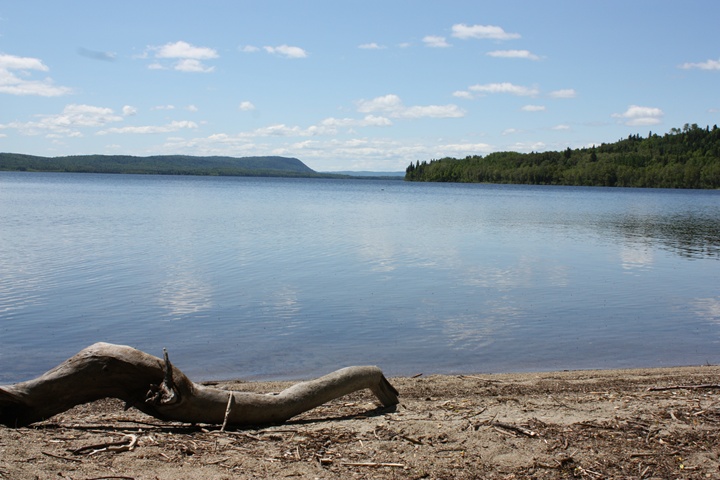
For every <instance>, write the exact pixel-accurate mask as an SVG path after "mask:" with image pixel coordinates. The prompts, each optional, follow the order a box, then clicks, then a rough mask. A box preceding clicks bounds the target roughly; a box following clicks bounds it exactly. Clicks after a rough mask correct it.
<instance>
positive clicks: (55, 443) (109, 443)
mask: <svg viewBox="0 0 720 480" xmlns="http://www.w3.org/2000/svg"><path fill="white" fill-rule="evenodd" d="M391 382H392V383H393V384H394V385H395V386H396V387H397V388H398V390H399V391H400V395H401V396H400V401H401V403H400V405H399V406H398V407H397V408H396V409H394V410H387V409H384V410H383V409H379V408H378V407H377V405H376V404H375V403H374V400H373V398H374V397H372V395H371V394H370V393H369V392H360V393H356V394H353V395H350V396H346V397H343V398H341V399H338V400H336V401H333V402H331V403H328V404H326V405H323V406H322V407H319V408H316V409H314V410H312V411H310V412H307V413H306V414H303V415H301V416H299V417H297V418H295V419H293V420H292V421H290V422H287V423H285V424H282V425H273V426H265V427H263V428H251V429H239V430H234V429H233V430H228V431H224V432H222V431H220V429H219V428H218V427H215V426H203V425H194V426H193V425H184V424H175V423H163V422H160V421H158V420H156V419H154V418H151V417H147V416H144V415H143V414H141V413H139V412H137V411H135V410H129V411H123V409H122V404H121V403H120V402H118V401H115V400H103V401H99V402H95V403H91V404H87V405H83V406H80V407H76V408H75V409H73V410H71V411H69V412H66V413H64V414H61V415H57V416H55V417H53V418H51V419H49V420H48V421H46V422H43V423H39V424H36V425H34V426H32V427H29V428H20V429H10V428H5V427H0V478H8V479H36V478H39V479H47V478H52V479H72V480H80V479H85V480H90V479H101V478H105V479H111V478H114V479H137V480H140V479H148V480H151V479H172V480H176V479H180V478H183V479H195V478H197V479H200V478H202V479H208V478H213V479H231V478H232V479H236V478H240V479H246V478H248V479H249V478H303V479H304V478H321V479H326V478H327V479H334V478H338V479H339V478H402V479H408V478H409V479H420V478H431V479H434V478H497V479H519V478H550V479H553V478H585V479H600V478H637V479H649V478H720V386H718V385H717V384H719V383H720V367H715V366H704V367H683V368H666V369H643V370H621V371H574V372H553V373H537V374H501V375H460V376H428V377H425V376H419V377H416V378H394V379H391ZM287 385H288V384H287V383H223V384H220V387H222V388H230V389H237V390H246V391H257V392H272V391H278V390H281V389H282V388H285V387H286V386H287ZM654 387H670V388H667V389H653V390H650V388H654ZM131 446H132V448H130V447H131Z"/></svg>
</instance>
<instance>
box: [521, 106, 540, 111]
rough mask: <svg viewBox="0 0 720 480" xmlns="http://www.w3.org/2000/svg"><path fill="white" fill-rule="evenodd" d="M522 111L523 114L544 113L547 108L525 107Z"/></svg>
mask: <svg viewBox="0 0 720 480" xmlns="http://www.w3.org/2000/svg"><path fill="white" fill-rule="evenodd" d="M520 110H522V111H523V112H544V111H545V106H544V105H525V106H524V107H522V108H521V109H520Z"/></svg>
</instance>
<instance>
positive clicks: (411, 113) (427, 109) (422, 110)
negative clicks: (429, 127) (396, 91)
mask: <svg viewBox="0 0 720 480" xmlns="http://www.w3.org/2000/svg"><path fill="white" fill-rule="evenodd" d="M357 106H358V112H361V113H372V112H385V113H387V114H388V115H389V116H390V117H393V118H426V117H431V118H458V117H464V116H465V112H464V111H463V110H462V109H461V108H459V107H458V106H457V105H453V104H449V105H424V106H413V107H406V106H405V105H403V102H402V100H400V97H398V96H397V95H392V94H390V95H384V96H382V97H376V98H373V99H371V100H360V101H358V102H357Z"/></svg>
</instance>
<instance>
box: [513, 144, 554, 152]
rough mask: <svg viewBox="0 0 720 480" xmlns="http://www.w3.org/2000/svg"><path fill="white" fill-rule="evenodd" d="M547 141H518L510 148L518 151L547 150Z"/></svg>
mask: <svg viewBox="0 0 720 480" xmlns="http://www.w3.org/2000/svg"><path fill="white" fill-rule="evenodd" d="M545 147H546V145H545V143H543V142H533V143H525V142H517V143H515V144H514V145H512V146H511V147H509V148H508V150H511V151H516V152H538V151H542V150H545Z"/></svg>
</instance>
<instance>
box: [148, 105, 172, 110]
mask: <svg viewBox="0 0 720 480" xmlns="http://www.w3.org/2000/svg"><path fill="white" fill-rule="evenodd" d="M150 110H175V105H158V106H156V107H152V108H151V109H150Z"/></svg>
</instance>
